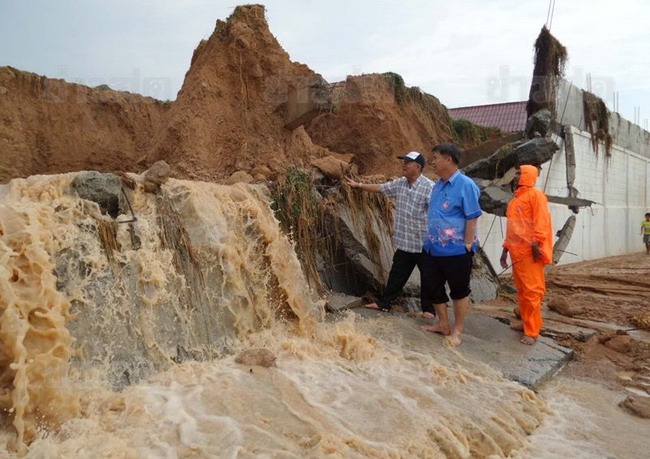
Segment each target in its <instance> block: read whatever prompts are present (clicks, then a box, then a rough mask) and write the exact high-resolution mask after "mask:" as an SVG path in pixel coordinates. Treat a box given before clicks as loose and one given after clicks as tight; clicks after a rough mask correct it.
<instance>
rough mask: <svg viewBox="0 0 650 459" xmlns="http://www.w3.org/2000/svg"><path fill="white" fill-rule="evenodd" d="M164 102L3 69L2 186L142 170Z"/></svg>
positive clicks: (0, 103)
mask: <svg viewBox="0 0 650 459" xmlns="http://www.w3.org/2000/svg"><path fill="white" fill-rule="evenodd" d="M166 109H167V104H165V103H163V102H160V101H157V100H155V99H151V98H148V97H143V96H140V95H136V94H130V93H127V92H118V91H112V90H103V89H99V88H98V89H92V88H89V87H87V86H81V85H77V84H71V83H66V82H64V81H63V80H53V79H49V78H46V77H43V76H39V75H36V74H33V73H28V72H22V71H20V70H16V69H14V68H11V67H0V183H3V182H6V181H8V180H9V179H11V178H14V177H25V176H28V175H34V174H56V173H60V172H69V171H78V170H84V169H94V170H98V171H109V170H120V169H127V170H139V169H140V167H139V166H138V165H137V161H138V159H140V158H142V157H143V156H144V155H145V154H146V152H147V150H148V148H149V142H150V139H151V138H152V136H153V133H154V132H155V129H156V127H157V126H158V124H159V123H160V120H161V119H162V115H163V113H164V112H165V111H166Z"/></svg>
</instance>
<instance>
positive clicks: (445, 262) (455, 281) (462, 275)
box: [421, 252, 474, 311]
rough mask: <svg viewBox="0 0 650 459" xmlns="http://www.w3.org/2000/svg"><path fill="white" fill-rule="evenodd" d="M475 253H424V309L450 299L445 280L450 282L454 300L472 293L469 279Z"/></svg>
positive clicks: (422, 292) (422, 295)
mask: <svg viewBox="0 0 650 459" xmlns="http://www.w3.org/2000/svg"><path fill="white" fill-rule="evenodd" d="M473 255H474V254H473V252H469V253H465V254H463V255H453V256H449V257H434V256H431V255H429V254H428V253H424V254H422V265H421V266H422V271H421V272H422V276H421V279H422V290H421V300H422V311H430V310H431V309H433V305H434V304H444V303H447V302H448V301H449V297H448V296H447V292H446V290H445V282H446V283H447V284H449V290H450V296H451V299H452V300H460V299H463V298H465V297H466V296H469V294H470V293H472V291H471V290H470V288H469V281H470V276H471V274H472V257H473Z"/></svg>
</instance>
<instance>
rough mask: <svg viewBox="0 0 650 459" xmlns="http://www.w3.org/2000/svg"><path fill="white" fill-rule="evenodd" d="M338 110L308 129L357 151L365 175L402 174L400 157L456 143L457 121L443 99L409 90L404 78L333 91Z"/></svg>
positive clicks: (354, 82) (364, 79)
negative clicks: (454, 133)
mask: <svg viewBox="0 0 650 459" xmlns="http://www.w3.org/2000/svg"><path fill="white" fill-rule="evenodd" d="M332 99H333V104H334V108H333V109H332V110H331V111H329V112H326V113H323V114H321V115H319V116H318V117H316V118H315V119H314V120H312V121H311V122H310V124H309V125H308V126H307V132H308V133H309V135H310V136H311V138H312V139H313V141H314V142H315V143H317V144H319V145H322V146H323V147H326V148H329V149H331V150H335V151H346V152H353V153H355V155H356V163H357V165H358V166H359V170H360V172H362V173H364V174H385V175H391V174H401V165H400V164H399V162H398V161H396V159H395V156H397V155H402V154H404V153H408V152H409V151H412V150H415V151H420V152H429V151H430V150H431V147H432V146H433V145H435V144H436V143H439V142H442V141H450V140H452V139H453V134H452V132H453V131H452V127H451V119H450V117H449V114H448V113H447V109H446V108H445V107H444V106H443V105H442V104H441V103H440V101H439V100H438V99H437V98H435V97H434V96H431V95H429V94H425V93H423V92H421V91H420V90H419V89H418V88H407V87H406V86H404V82H403V80H402V78H401V77H400V76H399V75H396V74H393V73H388V74H370V75H361V76H350V77H348V78H347V80H346V81H345V82H341V83H336V84H334V85H333V88H332Z"/></svg>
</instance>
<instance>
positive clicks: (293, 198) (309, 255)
mask: <svg viewBox="0 0 650 459" xmlns="http://www.w3.org/2000/svg"><path fill="white" fill-rule="evenodd" d="M272 200H273V205H272V208H273V210H274V211H275V216H276V218H277V219H278V220H279V221H280V227H281V228H282V230H283V231H284V232H285V233H287V234H290V235H291V236H292V238H293V241H294V243H295V245H296V253H297V254H298V258H299V259H300V262H301V263H302V266H303V269H304V270H305V273H306V275H307V280H308V282H309V284H310V285H311V286H312V287H315V288H317V289H319V290H321V289H322V285H321V282H320V277H319V276H318V271H317V269H316V251H317V249H318V246H317V244H318V241H319V234H320V232H321V231H320V222H321V218H320V213H319V212H320V206H319V202H318V199H317V198H316V195H315V193H314V191H313V189H312V176H311V174H310V173H309V172H307V171H305V170H302V169H298V168H297V167H294V166H290V167H289V168H288V169H287V170H286V172H285V173H284V174H283V175H282V176H281V177H279V179H278V181H277V183H276V186H275V189H274V191H273V194H272Z"/></svg>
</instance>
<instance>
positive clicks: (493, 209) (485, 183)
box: [474, 179, 513, 217]
mask: <svg viewBox="0 0 650 459" xmlns="http://www.w3.org/2000/svg"><path fill="white" fill-rule="evenodd" d="M474 183H476V185H477V186H478V187H479V189H480V190H481V196H479V200H478V202H479V204H480V206H481V210H483V211H484V212H487V213H490V214H493V215H499V216H501V217H505V215H506V210H508V203H509V202H510V200H511V199H512V198H513V194H512V192H511V191H510V187H509V186H508V185H503V186H497V185H493V184H492V182H490V181H489V180H480V179H474Z"/></svg>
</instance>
